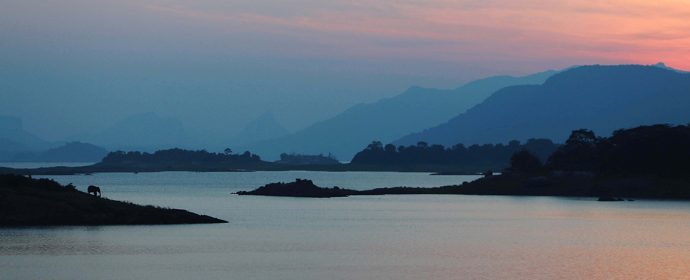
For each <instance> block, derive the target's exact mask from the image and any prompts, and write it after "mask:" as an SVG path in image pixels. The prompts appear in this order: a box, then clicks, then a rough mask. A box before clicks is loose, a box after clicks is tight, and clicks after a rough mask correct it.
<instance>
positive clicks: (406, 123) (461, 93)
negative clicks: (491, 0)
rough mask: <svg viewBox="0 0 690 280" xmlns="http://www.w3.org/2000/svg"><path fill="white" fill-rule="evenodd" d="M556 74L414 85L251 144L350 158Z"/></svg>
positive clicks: (271, 154)
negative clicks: (443, 87)
mask: <svg viewBox="0 0 690 280" xmlns="http://www.w3.org/2000/svg"><path fill="white" fill-rule="evenodd" d="M554 73H555V71H547V72H542V73H537V74H534V75H530V76H524V77H511V76H496V77H490V78H485V79H481V80H477V81H473V82H470V83H468V84H466V85H464V86H462V87H459V88H456V89H452V90H441V89H429V88H421V87H411V88H410V89H408V90H407V91H405V92H404V93H402V94H400V95H397V96H394V97H391V98H386V99H382V100H379V101H377V102H375V103H370V104H359V105H355V106H353V107H351V108H349V109H347V110H345V111H344V112H342V113H340V114H338V115H336V116H334V117H333V118H330V119H327V120H325V121H322V122H319V123H316V124H314V125H311V126H309V127H307V128H306V129H304V130H301V131H298V132H296V133H293V134H290V135H287V136H285V137H281V138H278V139H273V140H267V141H261V142H258V143H255V144H251V145H249V146H248V147H247V149H248V150H250V151H252V152H256V153H259V154H261V155H262V157H264V158H269V159H272V158H276V157H277V156H278V155H279V154H281V153H284V152H285V153H301V154H321V153H323V154H328V153H332V154H334V155H335V156H337V157H338V158H340V159H345V160H347V159H350V158H352V156H353V155H354V154H355V153H356V152H358V151H360V150H361V149H362V148H363V147H366V145H367V144H369V143H370V142H371V141H372V140H379V141H383V142H388V141H392V140H394V139H397V138H399V137H402V136H404V135H406V134H408V133H412V132H414V131H419V130H421V129H424V128H427V127H430V126H432V125H435V124H438V123H440V122H442V121H445V120H448V119H449V118H451V117H452V116H454V115H457V114H458V113H461V112H464V111H465V110H467V109H468V108H471V107H472V106H474V105H476V104H478V103H479V102H481V101H482V100H484V99H485V98H486V97H488V96H489V95H490V94H491V93H493V92H495V91H496V90H499V89H501V88H504V87H506V86H511V85H521V84H541V83H543V82H544V81H545V80H546V79H547V78H548V77H550V76H551V75H553V74H554Z"/></svg>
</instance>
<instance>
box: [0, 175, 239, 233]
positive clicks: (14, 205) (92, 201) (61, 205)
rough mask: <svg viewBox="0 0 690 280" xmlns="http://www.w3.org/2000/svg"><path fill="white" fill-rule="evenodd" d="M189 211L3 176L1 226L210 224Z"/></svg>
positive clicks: (45, 181)
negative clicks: (99, 195)
mask: <svg viewBox="0 0 690 280" xmlns="http://www.w3.org/2000/svg"><path fill="white" fill-rule="evenodd" d="M210 223H226V221H223V220H220V219H217V218H213V217H209V216H205V215H198V214H195V213H192V212H189V211H186V210H180V209H169V208H160V207H155V206H142V205H136V204H133V203H128V202H121V201H115V200H110V199H107V198H101V197H97V196H95V195H90V194H87V193H84V192H81V191H78V190H77V189H76V188H75V187H74V186H72V185H67V186H63V185H60V184H58V183H57V182H55V181H53V180H49V179H33V178H30V177H25V176H21V175H11V174H6V175H0V226H3V227H6V226H58V225H154V224H210Z"/></svg>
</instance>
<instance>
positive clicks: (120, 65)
mask: <svg viewBox="0 0 690 280" xmlns="http://www.w3.org/2000/svg"><path fill="white" fill-rule="evenodd" d="M688 18H690V5H688V4H687V2H686V1H681V0H679V1H673V0H664V1H654V2H653V3H652V2H650V1H637V0H615V1H607V2H606V3H591V2H585V1H534V0H530V1H508V0H506V1H498V0H497V1H469V0H467V1H444V0H430V1H341V0H337V1H310V0H297V1H278V2H276V1H255V0H253V1H211V0H201V1H76V0H66V1H26V0H21V1H14V0H9V1H8V0H5V1H3V3H2V8H1V9H0V38H1V39H0V98H1V100H2V101H1V102H0V112H1V113H2V114H4V115H12V116H16V117H19V118H22V119H23V120H24V124H25V127H26V129H27V130H29V131H31V132H33V133H35V134H37V135H38V136H40V137H42V138H45V139H48V140H52V141H61V140H66V139H74V138H79V137H80V135H87V134H90V133H95V132H97V131H99V130H101V129H103V128H104V127H107V126H110V125H112V124H114V123H116V122H118V121H120V120H122V119H124V118H127V117H129V116H132V115H136V114H142V113H147V112H154V113H156V114H158V115H161V116H166V117H174V118H176V119H178V120H179V121H181V122H182V124H183V125H185V126H186V127H188V128H192V129H194V130H196V131H204V132H208V133H209V134H208V135H211V136H214V135H215V136H221V135H222V136H226V135H233V134H235V133H238V132H239V131H240V130H241V129H242V127H243V126H244V125H246V124H247V123H249V122H251V121H252V120H254V119H256V118H257V117H259V116H260V115H262V114H264V113H266V112H271V113H273V114H274V115H275V116H276V118H277V119H278V120H279V121H280V123H281V124H283V125H284V126H285V127H287V128H288V129H289V130H291V131H296V130H299V129H301V128H304V127H305V126H307V125H309V124H312V123H314V122H316V121H319V120H323V119H325V118H328V117H331V116H333V115H335V114H336V113H338V112H340V111H342V110H344V109H346V108H348V107H350V106H352V105H354V104H357V103H361V102H372V101H375V100H378V99H380V98H383V97H389V96H393V95H396V94H398V93H400V92H402V91H404V90H405V89H406V88H408V87H409V86H412V85H421V86H427V87H436V88H454V87H457V86H459V85H461V84H462V83H463V82H466V81H470V80H473V79H476V78H480V77H485V76H490V75H495V74H513V75H521V74H529V73H533V72H537V71H542V70H546V69H560V68H564V67H568V66H571V65H575V64H578V65H580V64H589V63H641V64H651V63H655V62H657V61H664V62H666V63H667V64H668V65H670V66H673V67H676V68H681V69H688V68H690V22H689V21H688V20H687V19H688Z"/></svg>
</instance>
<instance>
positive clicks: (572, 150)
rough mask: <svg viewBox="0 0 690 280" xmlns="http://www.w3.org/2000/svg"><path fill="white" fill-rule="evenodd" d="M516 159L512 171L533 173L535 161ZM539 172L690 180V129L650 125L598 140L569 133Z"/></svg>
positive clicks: (588, 133)
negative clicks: (682, 178)
mask: <svg viewBox="0 0 690 280" xmlns="http://www.w3.org/2000/svg"><path fill="white" fill-rule="evenodd" d="M527 158H528V156H526V155H524V154H522V155H516V156H515V157H514V158H513V168H514V169H525V168H527V169H534V164H535V163H534V159H532V160H531V163H529V162H530V160H529V159H527ZM541 170H542V171H548V172H554V171H565V172H580V173H583V172H584V173H591V174H593V175H597V176H657V177H665V178H678V177H684V178H690V172H688V170H690V126H685V125H679V126H669V125H652V126H640V127H637V128H632V129H621V130H617V131H615V132H614V133H613V134H612V136H611V137H597V136H596V135H595V134H594V132H592V131H591V130H587V129H580V130H575V131H573V132H572V134H571V135H570V137H569V138H568V140H567V141H566V143H565V145H563V146H561V147H560V148H558V149H557V150H556V151H555V152H554V153H553V155H551V156H550V157H549V158H548V160H547V161H546V164H545V165H544V166H543V167H542V168H541Z"/></svg>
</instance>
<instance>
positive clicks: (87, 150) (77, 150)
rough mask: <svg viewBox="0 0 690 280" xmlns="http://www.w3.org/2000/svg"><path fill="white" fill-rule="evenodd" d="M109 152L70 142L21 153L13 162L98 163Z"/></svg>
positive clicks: (85, 144)
mask: <svg viewBox="0 0 690 280" xmlns="http://www.w3.org/2000/svg"><path fill="white" fill-rule="evenodd" d="M107 154H108V151H107V150H106V149H104V148H102V147H99V146H96V145H92V144H89V143H82V142H69V143H66V144H64V145H61V146H58V147H55V148H51V149H48V150H45V151H42V152H33V153H32V152H26V153H20V154H17V155H15V156H14V157H12V161H21V162H98V161H100V160H101V159H103V157H105V155H107Z"/></svg>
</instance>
